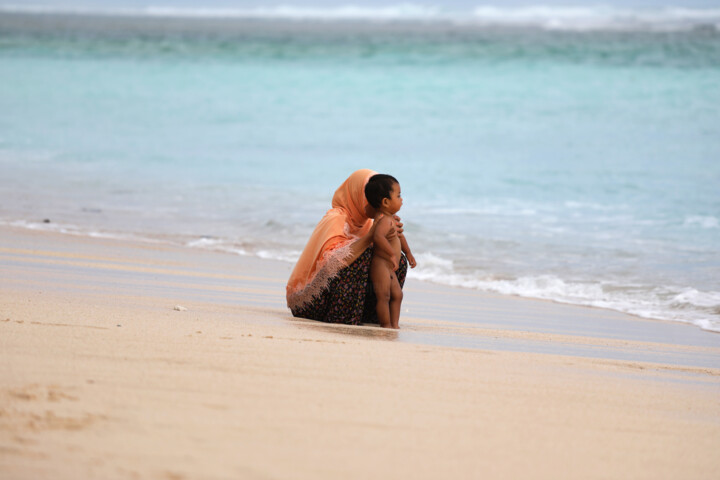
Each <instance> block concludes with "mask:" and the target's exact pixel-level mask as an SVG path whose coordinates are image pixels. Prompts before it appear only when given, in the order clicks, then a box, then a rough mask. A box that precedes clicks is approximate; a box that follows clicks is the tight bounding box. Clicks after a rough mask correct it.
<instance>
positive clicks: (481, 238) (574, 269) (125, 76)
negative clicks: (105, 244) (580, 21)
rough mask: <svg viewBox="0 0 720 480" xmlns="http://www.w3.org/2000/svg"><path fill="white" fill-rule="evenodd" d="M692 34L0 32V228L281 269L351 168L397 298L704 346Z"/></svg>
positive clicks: (716, 145)
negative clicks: (670, 332) (451, 290)
mask: <svg viewBox="0 0 720 480" xmlns="http://www.w3.org/2000/svg"><path fill="white" fill-rule="evenodd" d="M707 18H711V17H707ZM707 18H705V17H704V20H702V21H700V22H699V23H697V24H694V25H693V24H690V25H684V26H683V28H676V26H673V28H656V27H657V26H654V27H653V28H648V27H647V26H641V27H637V28H635V27H633V28H630V27H632V26H630V27H629V26H627V25H625V26H624V27H623V28H605V27H603V28H586V29H582V30H581V31H577V29H570V28H565V29H563V28H559V29H558V28H545V26H544V24H541V23H537V24H533V25H530V26H527V25H522V26H517V25H514V24H513V25H508V22H505V23H503V22H496V23H494V24H492V25H478V24H469V23H467V22H465V23H463V22H450V21H447V19H440V20H437V19H435V20H433V21H422V22H420V21H416V20H412V19H411V20H408V19H403V21H401V22H378V21H366V20H363V21H351V22H348V21H343V20H337V19H332V20H330V21H328V20H326V21H316V20H301V21H298V20H292V21H289V20H287V19H284V18H277V17H273V18H271V19H248V18H244V17H242V16H240V17H234V18H229V19H218V18H208V17H202V18H197V17H196V16H192V15H190V16H185V17H175V18H165V17H163V16H157V15H130V16H127V15H117V14H114V15H102V16H94V15H61V14H43V15H36V14H32V15H30V14H18V13H7V12H6V13H0V168H1V169H2V176H1V178H0V195H1V196H2V198H3V201H2V202H1V203H0V221H2V222H4V223H10V224H14V225H23V226H26V227H28V228H42V229H52V230H60V231H66V232H70V233H77V234H82V235H102V236H128V237H133V238H142V239H146V240H152V241H163V242H172V243H177V244H185V245H189V246H193V247H197V248H209V249H219V250H226V251H229V252H237V253H242V254H248V255H256V256H261V257H267V258H279V259H284V260H287V261H294V259H296V258H297V256H298V255H299V252H300V250H301V249H302V247H303V245H304V243H305V240H306V239H307V237H308V236H309V234H310V232H311V231H312V228H313V227H314V225H315V223H316V222H317V220H318V219H319V218H320V217H321V216H322V214H323V213H324V211H325V210H326V209H327V208H329V203H330V197H331V195H332V192H333V190H334V188H335V187H336V186H337V185H339V184H340V183H341V182H342V180H343V179H344V178H345V177H346V176H347V175H348V174H349V173H350V172H351V171H353V170H354V169H356V168H373V169H375V170H378V171H382V172H387V173H391V174H393V175H395V176H396V177H398V178H399V179H400V181H401V184H402V189H403V196H404V198H405V206H404V207H403V210H402V211H401V215H402V216H403V218H404V220H405V222H406V232H407V236H408V239H409V242H410V245H411V246H412V247H413V250H414V252H415V254H416V257H417V258H418V261H419V267H418V268H417V269H416V270H414V271H412V272H411V275H412V276H414V277H415V278H419V279H423V280H427V281H434V282H438V283H444V284H449V285H458V286H463V287H468V288H478V289H482V290H489V291H497V292H501V293H509V294H517V295H523V296H532V297H539V298H548V299H553V300H556V301H561V302H568V303H575V304H584V305H594V306H600V307H606V308H611V309H615V310H620V311H624V312H629V313H634V314H637V315H641V316H645V317H649V318H658V319H668V320H677V321H682V322H688V323H693V324H696V325H698V326H700V327H702V328H705V329H708V330H718V331H720V275H718V272H719V271H720V195H719V194H718V191H720V190H718V185H720V87H718V85H720V33H718V31H717V30H716V29H715V28H714V27H712V25H711V26H708V24H707ZM673 25H674V24H673ZM44 219H49V220H50V223H44V222H43V220H44Z"/></svg>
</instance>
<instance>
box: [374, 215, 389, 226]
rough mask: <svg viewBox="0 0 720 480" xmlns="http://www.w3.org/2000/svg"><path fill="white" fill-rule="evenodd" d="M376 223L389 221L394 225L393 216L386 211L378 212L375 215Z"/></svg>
mask: <svg viewBox="0 0 720 480" xmlns="http://www.w3.org/2000/svg"><path fill="white" fill-rule="evenodd" d="M375 223H377V224H381V223H388V224H390V225H392V223H393V218H392V216H390V215H385V214H384V213H378V214H377V215H375Z"/></svg>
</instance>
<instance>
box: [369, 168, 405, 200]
mask: <svg viewBox="0 0 720 480" xmlns="http://www.w3.org/2000/svg"><path fill="white" fill-rule="evenodd" d="M396 183H398V184H399V183H400V182H398V181H397V180H396V179H395V177H393V176H392V175H386V174H384V173H378V174H377V175H373V176H372V177H370V179H369V180H368V182H367V184H366V185H365V198H367V201H368V203H370V205H372V206H373V208H380V205H382V201H383V198H390V192H392V189H393V185H395V184H396Z"/></svg>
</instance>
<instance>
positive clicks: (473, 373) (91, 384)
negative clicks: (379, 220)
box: [0, 227, 720, 480]
mask: <svg viewBox="0 0 720 480" xmlns="http://www.w3.org/2000/svg"><path fill="white" fill-rule="evenodd" d="M290 269H291V265H289V264H286V263H282V262H275V261H267V260H260V259H257V258H252V257H241V256H233V255H229V254H225V253H216V252H210V251H203V250H198V249H189V248H180V247H173V246H169V245H163V244H150V243H133V242H131V241H120V240H112V239H100V238H88V237H79V236H70V235H61V234H53V233H47V232H32V231H28V230H21V229H14V228H10V227H2V229H0V270H1V271H2V276H1V279H0V329H1V332H2V333H0V355H1V357H0V360H1V361H2V365H3V369H2V374H1V377H0V378H1V382H0V477H2V478H3V479H8V480H11V479H13V480H14V479H42V478H53V479H75V478H98V479H115V478H117V479H125V478H128V479H133V478H141V479H142V478H152V479H155V478H157V479H200V478H202V479H238V478H242V479H271V478H272V479H286V478H287V479H289V478H293V479H318V478H320V479H325V478H327V479H336V478H358V479H365V478H428V479H431V478H432V479H434V478H490V479H493V478H538V479H545V478H547V479H556V478H647V479H662V478H668V479H677V478H683V479H711V478H717V474H718V471H720V456H718V455H717V450H718V447H719V446H720V335H717V334H712V333H709V332H705V331H702V330H700V329H698V328H697V327H693V326H689V325H682V324H675V323H670V322H653V321H651V320H642V319H638V318H634V317H631V316H628V315H623V314H619V313H614V312H609V311H604V310H599V309H591V308H582V307H574V306H567V305H560V304H555V303H551V302H543V301H536V300H527V299H520V298H512V297H503V296H498V295H490V294H484V293H480V292H474V291H470V290H461V289H453V288H450V287H440V286H435V285H432V284H428V283H421V282H418V281H413V279H410V280H409V281H408V283H407V285H406V290H405V293H406V296H405V300H404V304H403V314H402V317H401V330H400V331H399V332H393V331H384V330H382V329H379V328H376V327H367V326H366V327H346V326H336V325H325V324H320V323H317V322H312V321H303V320H298V319H293V318H292V317H291V316H290V314H289V312H288V311H287V309H286V308H285V300H284V285H285V281H286V279H287V277H288V275H289V272H290ZM176 307H177V308H176ZM648 322H653V323H654V325H652V328H648Z"/></svg>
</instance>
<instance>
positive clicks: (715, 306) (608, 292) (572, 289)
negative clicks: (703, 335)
mask: <svg viewBox="0 0 720 480" xmlns="http://www.w3.org/2000/svg"><path fill="white" fill-rule="evenodd" d="M416 258H417V260H418V267H417V268H416V269H415V270H411V271H410V273H409V277H411V278H416V279H418V280H422V281H428V282H432V283H438V284H442V285H448V286H453V287H462V288H470V289H475V290H482V291H486V292H494V293H499V294H502V295H515V296H519V297H527V298H538V299H543V300H551V301H554V302H558V303H567V304H573V305H583V306H589V307H596V308H604V309H608V310H615V311H619V312H623V313H628V314H631V315H636V316H638V317H643V318H649V319H656V320H670V321H676V322H682V323H690V324H693V325H696V326H698V327H700V328H702V329H704V330H708V331H713V332H720V292H714V291H700V290H697V289H695V288H691V287H679V286H651V285H638V284H623V283H620V282H613V281H570V280H566V279H562V278H560V277H558V276H556V275H526V276H520V277H517V278H511V277H508V278H500V277H495V276H492V275H486V274H480V273H457V272H456V270H455V268H454V265H453V262H452V261H450V260H447V259H444V258H442V257H439V256H437V255H433V254H431V253H429V254H419V255H417V256H416Z"/></svg>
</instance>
